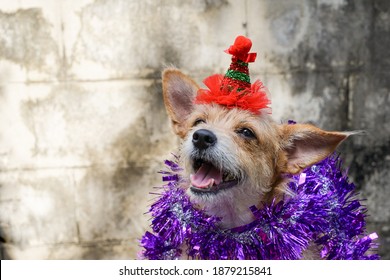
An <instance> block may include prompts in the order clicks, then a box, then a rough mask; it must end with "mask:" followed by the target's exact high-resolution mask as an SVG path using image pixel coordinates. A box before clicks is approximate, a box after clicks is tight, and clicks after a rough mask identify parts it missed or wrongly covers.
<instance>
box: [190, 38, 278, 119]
mask: <svg viewBox="0 0 390 280" xmlns="http://www.w3.org/2000/svg"><path fill="white" fill-rule="evenodd" d="M251 47H252V41H251V40H250V39H248V38H246V37H244V36H238V37H237V38H236V40H235V41H234V44H233V45H231V46H230V47H229V48H228V49H227V50H225V52H226V53H228V54H230V55H232V62H231V64H230V67H229V69H228V70H227V72H226V74H225V75H221V74H215V75H212V76H209V77H207V78H206V79H205V80H204V81H203V83H204V84H205V85H206V86H207V87H208V89H199V91H198V94H197V96H196V99H195V103H197V104H210V103H216V104H219V105H223V106H226V107H227V108H229V109H231V108H235V107H238V108H240V109H243V110H248V111H251V112H252V113H254V114H260V110H261V109H264V108H268V105H269V104H270V103H271V102H270V100H269V99H268V97H267V89H266V87H265V86H264V85H263V83H262V82H261V81H260V80H256V81H255V82H254V83H252V84H251V82H250V76H249V68H248V64H249V63H251V62H254V61H255V60H256V53H249V51H250V49H251Z"/></svg>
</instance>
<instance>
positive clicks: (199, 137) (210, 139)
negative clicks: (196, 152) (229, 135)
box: [192, 129, 217, 150]
mask: <svg viewBox="0 0 390 280" xmlns="http://www.w3.org/2000/svg"><path fill="white" fill-rule="evenodd" d="M216 142H217V136H215V134H214V133H212V132H211V131H210V130H207V129H199V130H197V131H195V132H194V134H193V135H192V143H193V144H194V146H195V147H197V148H198V149H200V150H204V149H207V148H208V147H211V146H213V145H214V144H215V143H216Z"/></svg>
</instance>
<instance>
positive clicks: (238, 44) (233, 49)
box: [225, 36, 256, 63]
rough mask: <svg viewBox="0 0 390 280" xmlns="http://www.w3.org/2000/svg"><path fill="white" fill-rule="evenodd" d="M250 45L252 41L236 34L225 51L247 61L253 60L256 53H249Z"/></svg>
mask: <svg viewBox="0 0 390 280" xmlns="http://www.w3.org/2000/svg"><path fill="white" fill-rule="evenodd" d="M251 47H252V41H251V40H250V39H249V38H247V37H244V36H238V37H237V38H236V40H235V41H234V44H233V45H231V46H230V47H229V48H228V49H227V50H225V52H226V53H228V54H231V55H233V56H235V57H237V58H238V59H239V60H241V61H244V62H246V63H248V62H254V61H255V60H256V53H249V51H250V50H251Z"/></svg>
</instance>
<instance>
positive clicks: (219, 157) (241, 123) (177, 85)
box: [163, 68, 348, 228]
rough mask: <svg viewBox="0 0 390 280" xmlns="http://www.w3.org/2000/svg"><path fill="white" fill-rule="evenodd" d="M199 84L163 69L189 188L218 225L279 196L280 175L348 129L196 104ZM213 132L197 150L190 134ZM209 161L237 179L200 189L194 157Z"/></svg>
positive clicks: (229, 224) (247, 218) (243, 218)
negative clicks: (210, 139)
mask: <svg viewBox="0 0 390 280" xmlns="http://www.w3.org/2000/svg"><path fill="white" fill-rule="evenodd" d="M198 89H199V87H198V85H197V84H196V83H195V82H194V81H193V80H192V79H190V78H189V77H187V76H186V75H184V74H183V73H182V72H180V71H179V70H177V69H173V68H170V69H166V70H165V71H164V72H163V96H164V103H165V106H166V109H167V112H168V115H169V117H170V119H171V121H172V126H173V130H174V132H175V133H176V134H177V135H178V136H179V137H180V138H181V139H182V146H181V150H180V158H181V160H182V161H183V165H184V168H185V171H184V176H185V178H186V179H188V180H186V182H187V183H186V184H184V185H183V187H184V188H186V189H187V193H188V195H189V197H190V199H191V201H192V202H193V203H195V204H196V205H199V207H201V208H203V209H205V211H206V212H207V213H208V214H210V215H215V216H218V217H221V218H222V220H221V223H220V227H221V228H233V227H237V226H240V225H244V224H247V223H249V222H251V221H253V219H254V217H253V215H252V213H251V212H250V210H249V207H250V206H252V205H255V206H257V207H261V206H262V205H263V203H268V202H270V201H272V200H273V199H276V200H281V199H282V198H283V196H284V195H290V194H288V191H287V188H286V186H287V183H288V179H287V177H286V176H284V174H298V173H299V172H301V171H302V170H303V169H305V168H306V167H308V166H310V165H312V164H315V163H317V162H319V161H321V160H322V159H324V158H326V157H327V156H328V155H330V154H331V153H332V152H333V151H334V150H335V149H336V147H337V146H338V145H339V144H340V143H341V142H342V141H343V140H344V139H345V138H346V137H347V136H348V133H342V132H328V131H323V130H321V129H319V128H317V127H315V126H313V125H309V124H295V125H280V124H277V123H276V122H274V121H273V120H272V118H271V115H270V114H269V113H268V112H267V111H266V110H263V112H261V113H260V114H259V115H255V114H253V113H250V112H249V111H245V110H242V109H239V108H233V109H227V108H226V107H223V106H220V105H217V104H207V105H199V104H194V99H195V96H196V94H197V91H198ZM199 129H205V130H208V131H211V132H212V133H213V134H214V135H215V136H216V139H217V140H216V143H215V144H214V145H212V146H210V147H208V148H207V149H204V150H200V149H198V148H197V147H196V146H195V145H194V143H193V142H194V141H193V137H194V133H195V132H196V131H198V130H199ZM199 159H202V160H203V161H207V162H210V163H212V164H213V165H214V166H215V167H216V168H217V169H219V170H222V171H223V172H224V173H230V174H231V175H232V176H233V177H234V178H236V179H238V180H237V184H235V185H234V186H229V188H224V189H221V190H218V191H210V192H208V191H205V192H198V191H196V188H195V189H194V188H193V187H191V183H190V180H189V178H190V174H193V173H195V172H196V170H194V169H196V168H197V167H196V164H195V161H196V160H199Z"/></svg>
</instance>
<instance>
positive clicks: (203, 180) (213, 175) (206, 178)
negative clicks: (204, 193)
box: [190, 163, 222, 189]
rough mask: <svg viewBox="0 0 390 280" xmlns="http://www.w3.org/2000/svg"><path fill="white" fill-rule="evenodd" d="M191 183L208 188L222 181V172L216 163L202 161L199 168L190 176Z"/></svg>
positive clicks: (197, 186)
mask: <svg viewBox="0 0 390 280" xmlns="http://www.w3.org/2000/svg"><path fill="white" fill-rule="evenodd" d="M190 180H191V184H192V185H193V186H194V187H196V188H201V189H206V188H208V187H209V186H212V185H213V184H214V183H215V184H216V185H218V184H219V183H221V181H222V173H221V171H219V170H218V169H217V168H215V167H214V165H212V164H209V163H202V165H201V166H200V168H199V170H198V171H197V172H196V173H195V174H194V175H191V176H190Z"/></svg>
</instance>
